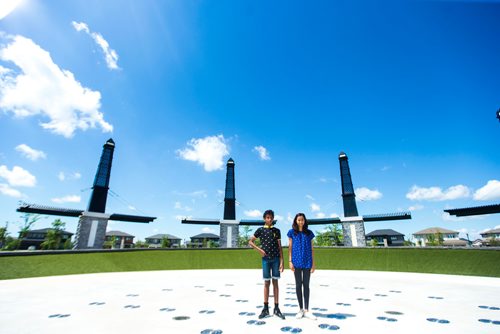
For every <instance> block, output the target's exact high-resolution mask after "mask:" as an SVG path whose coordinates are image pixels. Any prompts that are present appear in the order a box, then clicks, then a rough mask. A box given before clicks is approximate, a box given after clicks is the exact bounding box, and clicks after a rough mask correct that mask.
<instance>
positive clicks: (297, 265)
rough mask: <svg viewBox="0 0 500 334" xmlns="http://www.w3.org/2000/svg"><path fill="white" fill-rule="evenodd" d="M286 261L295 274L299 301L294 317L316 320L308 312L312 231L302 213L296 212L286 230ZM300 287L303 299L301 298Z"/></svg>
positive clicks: (312, 263) (312, 252) (312, 270)
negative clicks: (289, 227) (290, 225)
mask: <svg viewBox="0 0 500 334" xmlns="http://www.w3.org/2000/svg"><path fill="white" fill-rule="evenodd" d="M287 236H288V262H289V266H290V269H291V270H292V271H293V273H294V275H295V291H296V293H297V299H298V301H299V306H300V311H299V313H297V315H296V318H297V319H300V318H302V317H305V318H309V319H313V320H316V317H315V316H314V315H313V314H312V313H310V312H309V279H310V277H311V273H313V272H314V269H315V266H314V258H313V256H314V250H313V244H312V239H313V238H314V233H313V232H312V231H311V230H309V229H308V227H307V218H306V215H304V214H303V213H297V214H296V215H295V218H294V219H293V225H292V229H290V231H288V233H287ZM302 288H303V289H304V299H302Z"/></svg>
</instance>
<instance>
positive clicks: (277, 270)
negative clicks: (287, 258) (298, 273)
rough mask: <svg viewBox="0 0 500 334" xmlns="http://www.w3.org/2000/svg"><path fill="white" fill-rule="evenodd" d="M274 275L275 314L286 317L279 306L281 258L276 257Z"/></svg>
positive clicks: (273, 268)
mask: <svg viewBox="0 0 500 334" xmlns="http://www.w3.org/2000/svg"><path fill="white" fill-rule="evenodd" d="M272 271H273V273H272V277H273V292H274V312H273V313H274V315H275V316H277V317H279V318H281V319H285V316H284V315H283V314H282V313H281V311H280V308H279V300H280V295H279V294H280V290H279V285H278V279H279V278H280V259H279V258H275V259H274V261H273V265H272Z"/></svg>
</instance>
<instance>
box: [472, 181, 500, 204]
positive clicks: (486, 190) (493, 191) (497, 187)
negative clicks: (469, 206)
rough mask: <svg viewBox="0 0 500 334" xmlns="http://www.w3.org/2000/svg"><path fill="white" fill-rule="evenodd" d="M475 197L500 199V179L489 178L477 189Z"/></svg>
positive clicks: (484, 199) (478, 199)
mask: <svg viewBox="0 0 500 334" xmlns="http://www.w3.org/2000/svg"><path fill="white" fill-rule="evenodd" d="M473 198H474V200H476V201H489V200H494V199H500V181H498V180H489V181H488V183H486V185H485V186H483V187H482V188H479V189H478V190H476V192H475V193H474V195H473Z"/></svg>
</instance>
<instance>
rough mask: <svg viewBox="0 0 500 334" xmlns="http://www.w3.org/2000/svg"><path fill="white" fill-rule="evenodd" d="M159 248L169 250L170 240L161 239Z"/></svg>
mask: <svg viewBox="0 0 500 334" xmlns="http://www.w3.org/2000/svg"><path fill="white" fill-rule="evenodd" d="M161 247H162V248H169V247H170V240H169V239H168V238H167V237H163V238H162V239H161Z"/></svg>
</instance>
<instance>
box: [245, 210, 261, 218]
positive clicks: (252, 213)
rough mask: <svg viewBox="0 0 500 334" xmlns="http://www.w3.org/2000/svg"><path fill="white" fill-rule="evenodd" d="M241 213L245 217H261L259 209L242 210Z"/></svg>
mask: <svg viewBox="0 0 500 334" xmlns="http://www.w3.org/2000/svg"><path fill="white" fill-rule="evenodd" d="M243 213H244V214H245V216H247V217H253V218H256V217H262V212H260V211H259V210H247V211H243Z"/></svg>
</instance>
